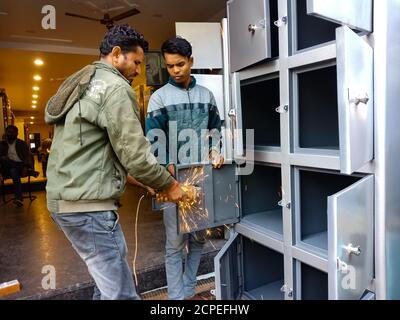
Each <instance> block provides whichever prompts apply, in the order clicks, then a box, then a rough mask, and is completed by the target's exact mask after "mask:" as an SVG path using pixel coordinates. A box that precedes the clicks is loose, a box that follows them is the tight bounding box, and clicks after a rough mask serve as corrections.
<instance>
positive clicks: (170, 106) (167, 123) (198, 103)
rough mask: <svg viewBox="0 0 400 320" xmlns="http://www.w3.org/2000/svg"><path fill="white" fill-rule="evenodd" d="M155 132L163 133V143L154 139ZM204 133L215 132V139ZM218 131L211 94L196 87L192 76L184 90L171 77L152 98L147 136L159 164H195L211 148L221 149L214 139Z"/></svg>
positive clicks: (158, 139) (205, 89) (219, 122)
mask: <svg viewBox="0 0 400 320" xmlns="http://www.w3.org/2000/svg"><path fill="white" fill-rule="evenodd" d="M154 129H156V130H154ZM157 129H158V130H162V132H164V134H165V138H166V141H164V139H163V138H161V137H157V138H154V135H155V136H158V134H157ZM186 129H192V130H186ZM207 130H209V131H213V132H214V135H213V137H214V138H215V139H213V140H211V139H209V138H207V137H205V136H204V133H205V132H207ZM216 130H217V131H216ZM152 132H153V133H154V135H152ZM220 132H221V119H220V116H219V112H218V108H217V104H216V101H215V98H214V95H213V94H212V92H211V91H210V90H208V89H207V88H205V87H202V86H200V85H197V84H196V79H195V78H194V77H192V81H191V83H190V85H189V88H188V89H187V90H186V89H185V88H184V87H183V86H181V85H180V84H177V83H176V82H175V81H174V80H173V79H172V78H170V80H169V82H168V84H166V85H165V86H163V87H162V88H161V89H159V90H157V91H156V92H155V93H154V94H153V95H152V96H151V98H150V102H149V107H148V111H147V117H146V134H147V137H148V138H149V140H150V142H151V143H152V145H153V152H154V153H155V156H157V157H158V161H159V162H160V163H162V164H168V163H195V162H200V161H202V160H204V157H208V153H209V151H210V148H211V147H213V146H214V147H217V148H220V146H221V143H220V140H218V138H217V136H219V135H220ZM205 139H207V142H206V143H204V141H205ZM156 143H157V146H156ZM173 144H174V145H173ZM170 145H171V148H170ZM172 145H173V146H172ZM160 146H161V148H164V150H165V153H164V151H162V150H161V149H160ZM175 146H176V148H175ZM205 149H207V150H205ZM174 150H176V151H177V152H176V151H174ZM194 150H197V152H194ZM162 152H163V153H162ZM170 152H173V154H170ZM176 156H178V157H176ZM182 159H185V160H182ZM188 159H190V160H188ZM164 162H165V163H164Z"/></svg>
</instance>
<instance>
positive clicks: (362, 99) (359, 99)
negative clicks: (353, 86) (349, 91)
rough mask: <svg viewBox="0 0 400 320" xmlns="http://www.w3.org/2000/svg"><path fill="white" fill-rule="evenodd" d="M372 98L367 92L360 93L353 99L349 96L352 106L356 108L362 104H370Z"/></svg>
mask: <svg viewBox="0 0 400 320" xmlns="http://www.w3.org/2000/svg"><path fill="white" fill-rule="evenodd" d="M369 100H370V98H369V95H368V93H367V92H365V93H360V94H358V95H356V96H353V97H351V96H350V95H349V102H350V103H352V104H355V105H356V106H358V105H359V104H360V103H362V104H368V102H369Z"/></svg>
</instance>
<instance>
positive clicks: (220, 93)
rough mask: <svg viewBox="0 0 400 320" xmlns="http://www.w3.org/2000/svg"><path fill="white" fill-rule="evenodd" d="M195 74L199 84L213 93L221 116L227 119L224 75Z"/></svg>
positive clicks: (222, 118)
mask: <svg viewBox="0 0 400 320" xmlns="http://www.w3.org/2000/svg"><path fill="white" fill-rule="evenodd" d="M193 76H194V77H195V78H196V82H197V84H198V85H201V86H203V87H206V88H207V89H208V90H210V91H211V92H212V93H213V95H214V98H215V101H216V103H217V107H218V111H219V116H220V118H221V120H222V121H223V120H225V108H224V78H223V76H222V75H218V74H196V75H193Z"/></svg>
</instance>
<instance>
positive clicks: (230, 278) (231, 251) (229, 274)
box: [214, 231, 241, 300]
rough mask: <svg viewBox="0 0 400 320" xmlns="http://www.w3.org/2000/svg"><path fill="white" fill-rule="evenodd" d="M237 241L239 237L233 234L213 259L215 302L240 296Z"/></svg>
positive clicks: (235, 298)
mask: <svg viewBox="0 0 400 320" xmlns="http://www.w3.org/2000/svg"><path fill="white" fill-rule="evenodd" d="M232 232H233V231H232ZM239 241H240V237H239V235H238V234H237V233H236V232H233V233H232V234H231V237H230V239H229V240H228V242H227V243H226V244H225V245H224V247H223V248H222V249H221V250H220V252H219V253H218V254H217V255H216V256H215V258H214V267H215V290H216V296H217V300H237V299H238V298H239V296H240V295H241V292H240V290H241V284H240V277H239V275H240V267H241V266H240V257H239V250H238V246H239Z"/></svg>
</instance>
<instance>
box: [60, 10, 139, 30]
mask: <svg viewBox="0 0 400 320" xmlns="http://www.w3.org/2000/svg"><path fill="white" fill-rule="evenodd" d="M139 13H140V11H139V10H138V9H136V8H133V9H130V10H128V11H126V12H124V13H121V14H119V15H117V16H115V17H111V16H110V15H109V14H108V13H105V14H104V17H103V18H102V19H97V18H91V17H86V16H82V15H79V14H75V13H70V12H66V13H65V15H66V16H70V17H75V18H81V19H86V20H92V21H97V22H100V23H101V24H104V25H105V26H106V27H107V28H108V29H110V28H112V27H113V26H114V23H115V22H117V21H119V20H123V19H125V18H128V17H131V16H134V15H137V14H139Z"/></svg>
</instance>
